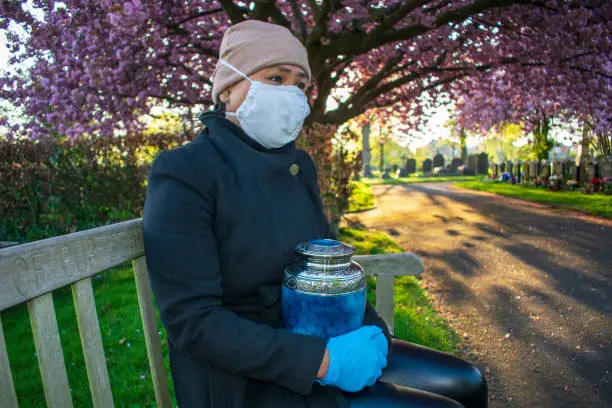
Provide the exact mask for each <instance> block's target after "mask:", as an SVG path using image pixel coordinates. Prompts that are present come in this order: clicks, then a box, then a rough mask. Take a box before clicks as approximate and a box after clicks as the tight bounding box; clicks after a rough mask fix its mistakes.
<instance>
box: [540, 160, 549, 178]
mask: <svg viewBox="0 0 612 408" xmlns="http://www.w3.org/2000/svg"><path fill="white" fill-rule="evenodd" d="M540 177H542V178H550V163H548V160H542V161H541V162H540Z"/></svg>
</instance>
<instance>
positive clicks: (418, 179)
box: [361, 175, 484, 185]
mask: <svg viewBox="0 0 612 408" xmlns="http://www.w3.org/2000/svg"><path fill="white" fill-rule="evenodd" d="M483 177H484V176H483V175H477V176H430V177H424V176H422V175H412V176H410V177H398V178H391V179H388V180H383V179H381V178H379V177H362V178H361V181H362V182H364V183H366V184H370V185H375V184H412V183H442V182H449V181H460V182H464V181H480V180H482V178H483Z"/></svg>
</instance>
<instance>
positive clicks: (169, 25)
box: [167, 8, 224, 28]
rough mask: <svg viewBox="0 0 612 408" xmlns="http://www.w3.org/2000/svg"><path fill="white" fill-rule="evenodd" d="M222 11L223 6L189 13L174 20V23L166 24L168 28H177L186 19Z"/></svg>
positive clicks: (189, 19)
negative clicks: (180, 18) (182, 17)
mask: <svg viewBox="0 0 612 408" xmlns="http://www.w3.org/2000/svg"><path fill="white" fill-rule="evenodd" d="M222 11H224V10H223V8H216V9H212V10H206V11H200V12H199V13H194V14H190V15H188V16H187V17H185V18H184V19H182V20H179V21H176V22H174V23H170V24H167V26H168V27H170V28H178V27H179V26H180V25H181V24H185V23H186V22H188V21H191V20H195V19H198V18H200V17H205V16H208V15H211V14H216V13H220V12H222Z"/></svg>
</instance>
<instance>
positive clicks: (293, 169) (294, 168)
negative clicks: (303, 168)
mask: <svg viewBox="0 0 612 408" xmlns="http://www.w3.org/2000/svg"><path fill="white" fill-rule="evenodd" d="M299 171H300V166H299V165H298V164H297V163H293V164H292V165H291V167H289V172H290V173H291V174H293V175H294V176H295V175H297V174H298V172H299Z"/></svg>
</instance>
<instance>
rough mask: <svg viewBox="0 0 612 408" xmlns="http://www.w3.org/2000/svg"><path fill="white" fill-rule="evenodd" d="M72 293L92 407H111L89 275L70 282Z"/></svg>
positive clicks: (111, 402)
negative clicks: (71, 283) (72, 282)
mask: <svg viewBox="0 0 612 408" xmlns="http://www.w3.org/2000/svg"><path fill="white" fill-rule="evenodd" d="M72 296H73V298H74V307H75V310H76V316H77V322H78V324H79V334H80V336H81V344H82V345H83V354H84V355H85V367H86V368H87V379H88V380H89V389H90V390H91V397H92V399H93V403H94V407H95V408H112V407H114V404H113V394H112V391H111V387H110V382H109V380H108V370H107V368H106V358H105V357H104V348H103V346H102V336H101V334H100V325H99V324H98V314H97V311H96V302H95V299H94V293H93V288H92V286H91V278H86V279H83V280H81V281H78V282H76V283H74V284H73V285H72Z"/></svg>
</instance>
